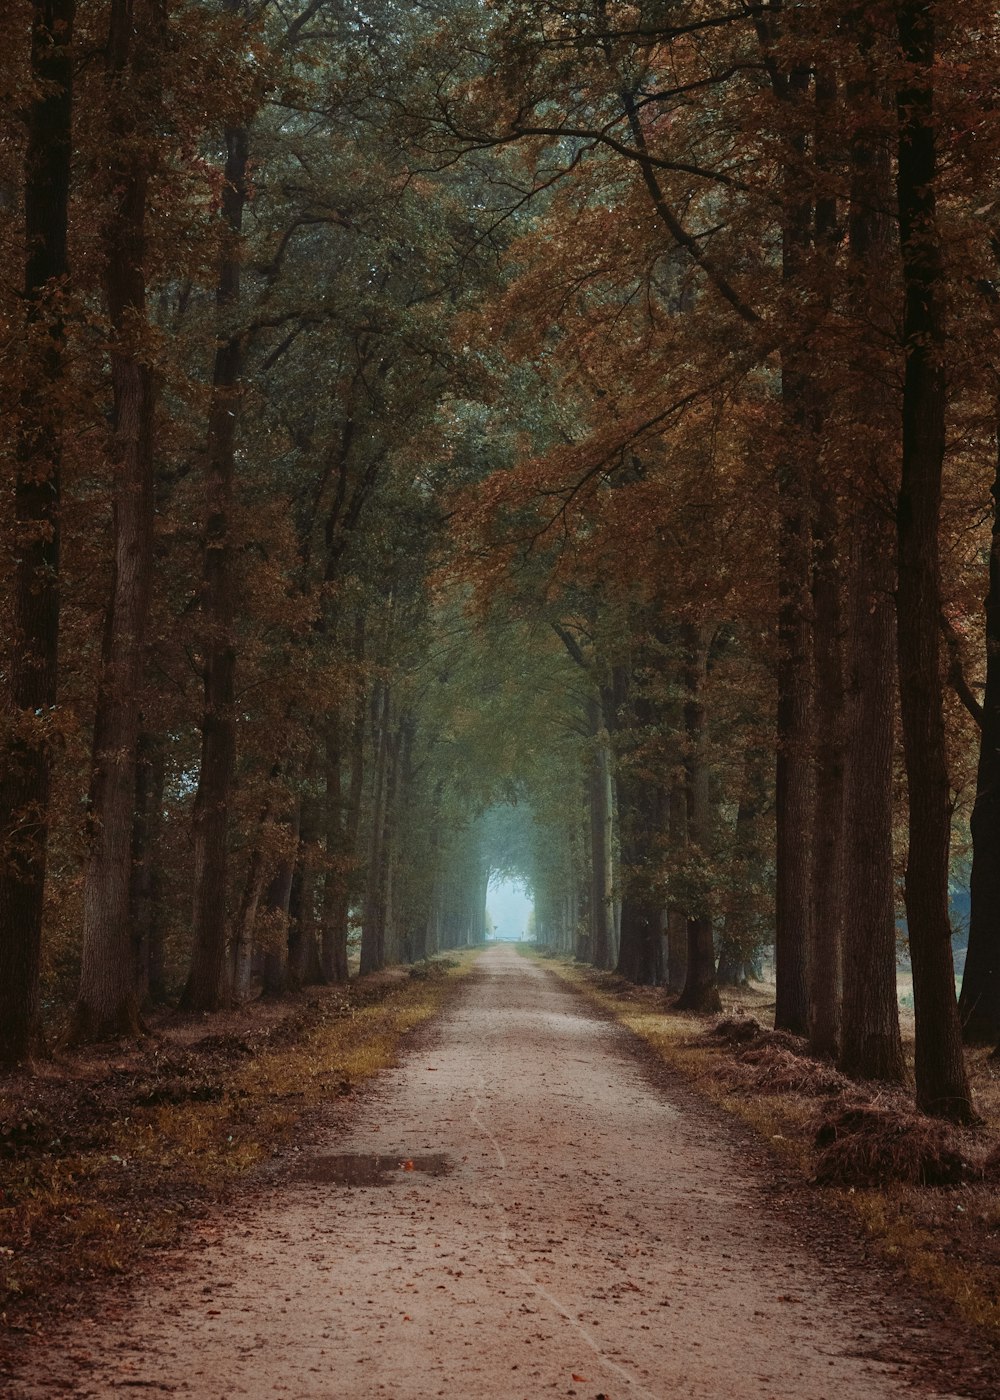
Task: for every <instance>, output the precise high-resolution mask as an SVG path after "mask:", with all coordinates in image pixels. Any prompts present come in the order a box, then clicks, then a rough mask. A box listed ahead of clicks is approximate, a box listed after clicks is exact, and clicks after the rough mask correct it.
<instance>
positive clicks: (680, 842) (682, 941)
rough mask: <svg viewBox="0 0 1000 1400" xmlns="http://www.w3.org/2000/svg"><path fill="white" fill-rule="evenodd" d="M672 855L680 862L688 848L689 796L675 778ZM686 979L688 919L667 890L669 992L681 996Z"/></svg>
mask: <svg viewBox="0 0 1000 1400" xmlns="http://www.w3.org/2000/svg"><path fill="white" fill-rule="evenodd" d="M669 804H670V806H669V812H670V815H669V821H668V829H669V835H670V851H671V854H672V855H673V856H674V858H675V859H679V858H680V857H681V855H682V853H683V851H684V849H685V847H686V846H687V794H686V791H685V784H684V780H683V778H680V777H675V778H674V779H673V780H672V781H671V784H670V797H669ZM686 977H687V919H686V917H685V914H684V910H683V908H682V906H681V905H680V903H679V902H678V901H677V900H676V899H674V898H673V897H672V895H671V893H670V889H669V882H668V890H667V989H668V990H669V991H671V992H677V993H680V992H682V991H683V990H684V982H685V980H686Z"/></svg>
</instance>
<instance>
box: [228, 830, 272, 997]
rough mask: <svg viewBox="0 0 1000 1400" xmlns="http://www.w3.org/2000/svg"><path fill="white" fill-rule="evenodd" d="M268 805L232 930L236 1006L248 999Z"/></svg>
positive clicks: (264, 860)
mask: <svg viewBox="0 0 1000 1400" xmlns="http://www.w3.org/2000/svg"><path fill="white" fill-rule="evenodd" d="M272 825H273V824H272V820H271V807H270V804H268V805H267V806H265V808H264V810H263V811H262V812H261V815H260V820H259V821H258V823H257V836H256V840H255V841H254V845H253V850H252V851H251V853H250V860H249V862H248V864H247V872H246V877H245V879H244V881H243V894H242V897H241V899H240V907H239V912H238V914H237V916H236V927H235V929H234V931H233V946H232V969H231V973H230V983H229V985H230V996H231V999H232V1000H233V1001H235V1003H236V1004H237V1006H239V1005H241V1004H242V1003H243V1002H245V1001H248V1000H249V997H250V990H251V987H252V985H253V968H254V939H255V930H256V928H257V914H258V912H259V910H260V902H261V900H262V899H263V897H264V886H265V884H266V882H267V872H268V856H267V851H268V846H269V845H270V841H271V831H272Z"/></svg>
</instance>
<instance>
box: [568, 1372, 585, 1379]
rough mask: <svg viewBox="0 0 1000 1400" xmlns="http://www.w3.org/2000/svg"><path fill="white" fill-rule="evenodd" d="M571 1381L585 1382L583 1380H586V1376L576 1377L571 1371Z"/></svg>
mask: <svg viewBox="0 0 1000 1400" xmlns="http://www.w3.org/2000/svg"><path fill="white" fill-rule="evenodd" d="M571 1379H572V1380H574V1381H585V1380H586V1379H587V1377H586V1376H578V1375H577V1374H576V1372H575V1371H573V1372H572V1373H571Z"/></svg>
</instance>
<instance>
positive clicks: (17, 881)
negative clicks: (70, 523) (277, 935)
mask: <svg viewBox="0 0 1000 1400" xmlns="http://www.w3.org/2000/svg"><path fill="white" fill-rule="evenodd" d="M75 12H76V6H75V3H74V0H33V4H32V6H31V24H32V29H31V81H32V98H31V102H30V105H29V106H28V111H27V148H26V151H25V162H24V171H25V192H24V214H25V265H24V303H25V308H26V315H25V319H26V326H27V339H28V347H27V353H26V356H25V367H24V381H23V387H22V389H21V395H20V400H19V403H18V425H17V426H18V431H17V446H16V459H15V463H14V538H13V547H14V555H15V563H14V569H13V600H12V601H13V609H12V613H13V615H12V617H11V620H10V634H11V638H12V647H11V655H10V658H9V662H8V666H7V676H8V684H7V688H6V694H5V696H4V702H5V704H4V709H5V714H4V734H3V747H2V752H0V855H2V859H0V1066H12V1065H17V1064H20V1063H21V1062H23V1061H25V1060H27V1059H28V1058H29V1057H30V1055H31V1054H32V1053H33V1051H34V1050H35V1049H36V1048H37V1046H38V1044H39V1041H40V1029H39V1019H38V1018H39V1000H38V981H39V972H40V967H41V945H42V911H43V901H44V895H45V861H46V848H47V845H48V834H49V783H50V774H51V769H52V762H53V743H52V741H53V737H54V735H53V733H52V732H51V727H52V725H53V722H54V720H55V718H56V700H57V679H58V642H59V541H60V528H61V527H60V518H59V485H60V471H61V466H62V449H63V423H62V415H61V404H62V390H61V381H62V377H63V334H64V328H63V319H62V314H61V311H60V301H59V293H60V292H61V290H62V288H61V284H62V282H63V281H64V279H65V277H66V275H67V271H68V262H67V256H66V229H67V210H68V202H69V182H70V160H71V155H72V143H71V136H72V115H73V59H72V51H71V45H72V39H73V22H74V18H75Z"/></svg>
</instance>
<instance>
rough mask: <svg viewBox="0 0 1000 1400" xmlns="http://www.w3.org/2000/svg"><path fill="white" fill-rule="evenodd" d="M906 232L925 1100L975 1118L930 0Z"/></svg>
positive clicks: (909, 140) (902, 168) (911, 716)
mask: <svg viewBox="0 0 1000 1400" xmlns="http://www.w3.org/2000/svg"><path fill="white" fill-rule="evenodd" d="M898 15H899V31H900V40H901V44H902V49H903V57H904V59H905V60H906V62H907V64H908V65H911V66H910V70H909V75H908V77H907V78H905V79H904V81H903V83H902V85H901V87H900V90H899V94H898V113H899V159H898V165H897V190H898V195H899V231H900V249H901V253H902V264H903V281H904V287H905V311H904V321H903V333H904V340H905V346H906V371H905V376H904V381H903V469H902V480H901V483H900V491H899V505H898V510H897V514H896V526H897V532H898V540H899V589H898V595H897V614H896V627H897V636H898V643H899V690H900V708H901V713H902V721H903V751H904V754H905V758H906V776H907V784H908V788H909V798H910V823H909V850H908V855H907V862H906V882H905V894H906V918H907V925H908V929H909V940H910V958H911V962H912V966H913V1006H914V1013H915V1017H916V1088H917V1106H918V1107H919V1108H921V1109H923V1111H924V1112H925V1113H933V1114H936V1115H938V1116H940V1117H944V1118H951V1119H954V1120H955V1121H958V1122H968V1121H969V1120H970V1119H972V1118H973V1117H974V1116H975V1115H974V1110H973V1107H972V1099H971V1094H970V1091H969V1083H968V1077H967V1074H966V1068H965V1057H964V1054H963V1052H962V1036H961V1027H960V1024H959V1019H958V1006H957V1003H956V1000H955V970H954V964H953V961H952V951H951V925H950V923H949V919H948V855H949V844H950V839H951V795H950V785H949V781H948V755H947V750H946V743H945V725H944V696H943V691H942V681H941V658H940V654H939V652H940V628H941V586H940V562H939V557H938V531H939V525H940V513H941V478H942V471H943V466H944V453H945V411H946V401H947V382H946V378H945V346H946V336H945V325H944V322H945V312H944V305H943V281H944V267H943V262H942V256H941V244H940V231H939V229H938V223H937V209H936V199H937V152H936V137H935V128H934V121H935V118H934V87H933V65H934V62H935V38H934V16H933V6H932V3H931V0H902V2H901V3H900V4H899V7H898Z"/></svg>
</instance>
